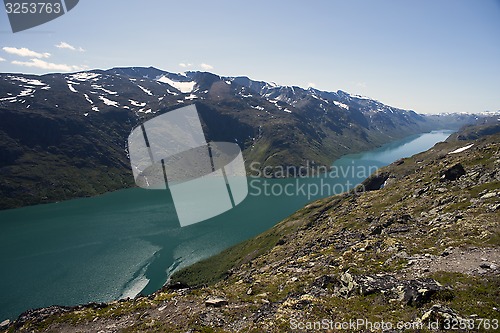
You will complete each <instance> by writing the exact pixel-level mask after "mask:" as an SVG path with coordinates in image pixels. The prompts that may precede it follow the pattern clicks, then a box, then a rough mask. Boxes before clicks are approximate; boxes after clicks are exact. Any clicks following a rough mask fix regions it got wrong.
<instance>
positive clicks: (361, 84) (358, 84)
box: [356, 82, 366, 88]
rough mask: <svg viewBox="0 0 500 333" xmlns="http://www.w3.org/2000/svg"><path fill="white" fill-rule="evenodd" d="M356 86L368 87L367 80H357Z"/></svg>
mask: <svg viewBox="0 0 500 333" xmlns="http://www.w3.org/2000/svg"><path fill="white" fill-rule="evenodd" d="M356 86H358V87H360V88H366V82H357V83H356Z"/></svg>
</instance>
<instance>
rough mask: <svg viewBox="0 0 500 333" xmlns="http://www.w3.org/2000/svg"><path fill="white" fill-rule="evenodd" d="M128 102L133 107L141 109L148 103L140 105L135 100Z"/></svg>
mask: <svg viewBox="0 0 500 333" xmlns="http://www.w3.org/2000/svg"><path fill="white" fill-rule="evenodd" d="M128 101H129V102H130V104H131V105H132V106H138V107H140V108H142V107H144V106H146V102H143V103H140V102H137V101H134V100H133V99H129V100H128Z"/></svg>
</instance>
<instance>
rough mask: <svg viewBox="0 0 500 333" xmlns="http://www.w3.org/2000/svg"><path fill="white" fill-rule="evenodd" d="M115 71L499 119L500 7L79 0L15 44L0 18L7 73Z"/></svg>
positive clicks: (475, 3)
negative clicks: (262, 85)
mask: <svg viewBox="0 0 500 333" xmlns="http://www.w3.org/2000/svg"><path fill="white" fill-rule="evenodd" d="M66 44H67V45H66ZM57 46H59V47H57ZM70 46H71V47H72V48H71V47H70ZM23 48H26V49H28V50H22V51H20V49H23ZM29 51H33V52H29ZM46 53H48V54H50V55H47V54H46ZM183 65H184V66H183ZM117 66H154V67H158V68H160V69H164V70H167V71H171V72H182V71H186V70H206V71H210V72H214V73H217V74H220V75H227V76H236V75H246V76H249V77H251V78H252V79H257V80H263V81H274V82H276V83H278V84H282V85H298V86H302V87H307V86H315V87H316V88H318V89H321V90H328V91H336V90H338V89H340V90H344V91H347V92H350V93H353V94H361V95H366V96H369V97H371V98H375V99H378V100H380V101H381V102H384V103H386V104H389V105H393V106H397V107H401V108H407V109H413V110H415V111H417V112H420V113H439V112H482V111H485V110H490V111H494V110H500V0H418V1H416V0H415V1H409V0H378V1H374V0H345V1H337V0H330V1H328V0H325V1H318V0H312V1H294V0H287V1H285V0H283V1H280V0H274V1H270V0H267V1H262V0H254V1H236V0H231V1H230V0H222V1H219V0H213V1H189V0H183V1H166V0H148V1H137V0H131V1H123V0H122V1H118V0H105V1H103V0H81V1H80V3H79V4H78V5H77V6H76V7H75V8H74V9H73V10H72V11H70V12H69V13H67V14H66V15H64V16H62V17H60V18H58V19H56V20H54V21H51V22H49V23H46V24H44V25H42V26H39V27H37V28H34V29H31V30H28V31H25V32H20V33H16V34H13V33H12V32H11V29H10V26H9V23H8V19H7V15H6V13H5V12H4V11H2V12H1V13H0V72H16V73H36V74H42V73H48V72H62V71H77V70H81V69H95V68H99V69H107V68H112V67H117Z"/></svg>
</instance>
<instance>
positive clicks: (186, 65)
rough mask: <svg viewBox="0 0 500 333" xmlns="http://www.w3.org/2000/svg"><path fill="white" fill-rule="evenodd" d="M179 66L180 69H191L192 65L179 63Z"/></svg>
mask: <svg viewBox="0 0 500 333" xmlns="http://www.w3.org/2000/svg"><path fill="white" fill-rule="evenodd" d="M179 66H181V67H182V68H187V67H191V66H193V65H192V64H186V63H183V62H181V63H180V64H179Z"/></svg>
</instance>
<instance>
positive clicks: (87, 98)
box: [83, 94, 94, 104]
mask: <svg viewBox="0 0 500 333" xmlns="http://www.w3.org/2000/svg"><path fill="white" fill-rule="evenodd" d="M83 96H85V99H86V100H87V102H89V103H90V104H94V102H92V100H91V99H90V97H89V95H87V94H83Z"/></svg>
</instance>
